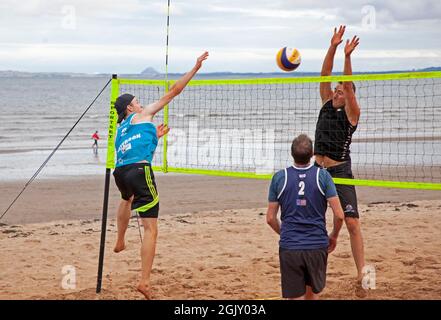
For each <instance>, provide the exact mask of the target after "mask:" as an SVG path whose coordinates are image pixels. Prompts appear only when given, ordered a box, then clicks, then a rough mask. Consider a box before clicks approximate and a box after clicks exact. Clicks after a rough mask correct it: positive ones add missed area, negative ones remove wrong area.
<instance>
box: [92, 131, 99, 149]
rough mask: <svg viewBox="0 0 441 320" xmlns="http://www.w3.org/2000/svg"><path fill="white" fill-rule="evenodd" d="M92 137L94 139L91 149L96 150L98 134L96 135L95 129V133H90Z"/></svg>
mask: <svg viewBox="0 0 441 320" xmlns="http://www.w3.org/2000/svg"><path fill="white" fill-rule="evenodd" d="M92 139H93V141H94V142H93V145H92V149H93V150H98V140H99V139H100V136H99V135H98V131H95V133H94V134H93V135H92Z"/></svg>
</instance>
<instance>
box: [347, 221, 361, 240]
mask: <svg viewBox="0 0 441 320" xmlns="http://www.w3.org/2000/svg"><path fill="white" fill-rule="evenodd" d="M345 222H346V227H347V228H348V232H349V234H350V235H351V236H356V235H359V234H361V230H360V221H359V220H358V219H355V218H346V219H345Z"/></svg>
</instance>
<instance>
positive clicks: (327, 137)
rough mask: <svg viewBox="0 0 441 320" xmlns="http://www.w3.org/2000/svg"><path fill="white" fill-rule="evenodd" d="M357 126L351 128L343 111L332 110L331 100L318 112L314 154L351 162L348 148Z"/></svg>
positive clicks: (342, 109)
mask: <svg viewBox="0 0 441 320" xmlns="http://www.w3.org/2000/svg"><path fill="white" fill-rule="evenodd" d="M355 130H357V126H353V125H352V124H351V123H350V122H349V120H348V116H347V115H346V112H345V109H344V108H341V109H334V107H333V106H332V100H329V101H328V102H326V103H325V105H324V106H323V108H322V109H321V110H320V115H319V118H318V121H317V126H316V130H315V144H314V154H316V155H320V156H327V157H329V158H331V159H332V160H334V161H349V160H351V156H350V153H351V151H350V150H349V147H350V145H351V142H352V135H353V134H354V132H355Z"/></svg>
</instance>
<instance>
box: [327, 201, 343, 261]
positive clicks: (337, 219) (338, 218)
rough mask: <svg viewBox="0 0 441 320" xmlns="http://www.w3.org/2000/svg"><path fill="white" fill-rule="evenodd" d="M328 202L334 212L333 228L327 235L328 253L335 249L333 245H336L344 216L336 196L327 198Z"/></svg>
mask: <svg viewBox="0 0 441 320" xmlns="http://www.w3.org/2000/svg"><path fill="white" fill-rule="evenodd" d="M328 202H329V205H330V206H331V209H332V212H333V213H334V228H333V229H332V232H331V234H330V235H329V248H328V253H331V252H332V251H334V250H335V247H336V246H337V238H338V234H339V233H340V230H341V227H342V226H343V220H344V217H345V216H344V213H343V208H342V207H341V204H340V199H339V198H338V196H337V197H332V198H330V199H328Z"/></svg>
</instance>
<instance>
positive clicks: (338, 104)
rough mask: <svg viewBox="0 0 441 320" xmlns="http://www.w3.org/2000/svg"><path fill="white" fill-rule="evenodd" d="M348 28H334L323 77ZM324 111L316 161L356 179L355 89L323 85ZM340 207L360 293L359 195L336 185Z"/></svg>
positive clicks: (348, 70)
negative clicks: (353, 163)
mask: <svg viewBox="0 0 441 320" xmlns="http://www.w3.org/2000/svg"><path fill="white" fill-rule="evenodd" d="M344 32H345V27H344V26H341V27H340V28H339V30H337V28H335V30H334V36H333V37H332V40H331V46H330V48H329V50H328V53H327V55H326V58H325V61H324V63H323V68H322V76H330V75H332V69H333V65H334V57H335V53H336V51H337V47H338V46H339V45H340V44H341V43H342V42H343V35H344ZM358 43H359V39H358V38H357V37H354V38H353V39H352V41H350V40H347V42H346V46H345V49H344V52H345V64H344V74H345V75H347V76H350V75H352V63H351V54H352V52H353V51H354V50H355V48H356V47H357V46H358ZM320 96H321V98H322V103H323V104H322V105H323V107H322V109H321V110H320V113H319V117H318V121H317V127H316V132H315V145H314V154H315V155H316V160H317V161H319V163H316V165H321V166H325V167H327V168H326V169H327V170H328V172H329V173H330V174H331V176H332V177H334V178H346V179H353V178H354V176H353V175H352V168H351V156H350V146H351V142H352V135H353V134H354V132H355V131H356V130H357V127H358V120H359V118H360V107H359V105H358V102H357V99H356V97H355V85H354V84H353V83H352V82H343V83H339V84H338V85H337V86H336V87H335V90H332V88H331V83H329V82H324V83H321V84H320ZM336 187H337V193H338V195H339V198H340V202H341V205H342V207H343V210H344V212H345V222H346V226H347V228H348V231H349V235H350V238H351V247H352V253H353V256H354V260H355V264H356V266H357V273H358V275H357V284H358V286H357V289H361V281H362V278H363V268H364V266H365V261H364V248H363V238H362V234H361V228H360V221H359V214H358V208H357V194H356V191H355V187H354V186H353V185H351V186H346V185H336ZM357 291H358V292H363V291H362V290H357Z"/></svg>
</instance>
